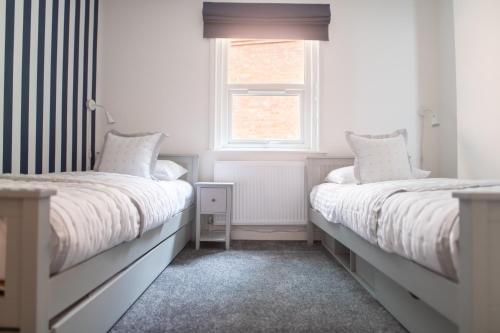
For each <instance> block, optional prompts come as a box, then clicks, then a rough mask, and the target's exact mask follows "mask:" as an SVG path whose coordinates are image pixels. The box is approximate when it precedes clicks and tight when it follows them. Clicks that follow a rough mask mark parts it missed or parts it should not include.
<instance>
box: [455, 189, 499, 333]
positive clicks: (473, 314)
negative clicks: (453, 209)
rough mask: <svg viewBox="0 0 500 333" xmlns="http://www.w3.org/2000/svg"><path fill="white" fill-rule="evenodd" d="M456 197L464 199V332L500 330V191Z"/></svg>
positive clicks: (461, 311) (461, 302)
mask: <svg viewBox="0 0 500 333" xmlns="http://www.w3.org/2000/svg"><path fill="white" fill-rule="evenodd" d="M453 196H454V197H456V198H458V199H459V200H460V263H459V267H460V270H459V280H460V283H459V284H460V291H459V315H458V318H460V319H459V320H460V322H459V327H460V332H463V333H465V332H500V193H499V192H485V191H482V192H479V191H463V192H457V193H454V194H453Z"/></svg>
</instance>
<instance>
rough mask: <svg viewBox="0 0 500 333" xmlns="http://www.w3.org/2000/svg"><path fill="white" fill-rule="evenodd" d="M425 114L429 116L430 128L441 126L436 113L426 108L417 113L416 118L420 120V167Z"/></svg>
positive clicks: (422, 162)
mask: <svg viewBox="0 0 500 333" xmlns="http://www.w3.org/2000/svg"><path fill="white" fill-rule="evenodd" d="M427 114H429V115H430V116H431V126H432V127H439V126H441V122H440V121H439V116H438V114H437V113H436V112H434V111H432V110H429V109H426V108H424V109H422V110H420V111H418V116H419V117H420V118H421V120H420V166H421V167H422V166H423V164H424V121H425V116H426V115H427Z"/></svg>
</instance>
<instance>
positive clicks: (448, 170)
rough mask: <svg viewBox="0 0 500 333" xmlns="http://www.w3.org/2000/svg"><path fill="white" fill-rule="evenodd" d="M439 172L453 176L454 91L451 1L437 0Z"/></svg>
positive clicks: (455, 123) (455, 132) (455, 107)
mask: <svg viewBox="0 0 500 333" xmlns="http://www.w3.org/2000/svg"><path fill="white" fill-rule="evenodd" d="M438 2H439V8H438V12H439V28H438V30H439V38H438V40H439V43H438V44H439V45H438V55H439V60H438V61H439V62H438V70H439V112H438V113H439V118H440V121H441V126H440V127H439V143H440V145H439V155H438V156H439V157H438V158H439V175H440V176H441V177H457V174H458V172H457V94H456V79H455V29H454V23H453V0H439V1H438Z"/></svg>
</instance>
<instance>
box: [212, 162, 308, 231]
mask: <svg viewBox="0 0 500 333" xmlns="http://www.w3.org/2000/svg"><path fill="white" fill-rule="evenodd" d="M304 173H305V163H304V162H303V161H218V162H216V163H215V166H214V180H215V181H221V182H222V181H227V182H234V183H235V187H234V200H233V221H232V224H233V225H236V226H237V225H266V226H275V225H305V224H306V221H307V213H306V212H307V209H306V207H307V206H306V195H305V185H304ZM216 222H218V220H217V219H216Z"/></svg>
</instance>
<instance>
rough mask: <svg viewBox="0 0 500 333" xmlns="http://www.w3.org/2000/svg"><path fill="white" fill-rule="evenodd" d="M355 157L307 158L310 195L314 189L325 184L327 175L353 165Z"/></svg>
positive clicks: (308, 191) (307, 186)
mask: <svg viewBox="0 0 500 333" xmlns="http://www.w3.org/2000/svg"><path fill="white" fill-rule="evenodd" d="M353 164H354V157H345V156H340V157H339V156H321V157H307V158H306V189H307V193H310V192H311V190H312V188H313V187H314V186H316V185H318V184H321V183H324V179H325V177H326V175H327V174H328V173H329V172H330V171H332V170H334V169H338V168H342V167H345V166H349V165H353Z"/></svg>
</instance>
